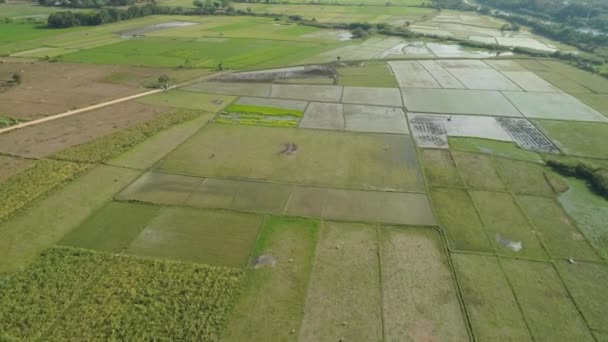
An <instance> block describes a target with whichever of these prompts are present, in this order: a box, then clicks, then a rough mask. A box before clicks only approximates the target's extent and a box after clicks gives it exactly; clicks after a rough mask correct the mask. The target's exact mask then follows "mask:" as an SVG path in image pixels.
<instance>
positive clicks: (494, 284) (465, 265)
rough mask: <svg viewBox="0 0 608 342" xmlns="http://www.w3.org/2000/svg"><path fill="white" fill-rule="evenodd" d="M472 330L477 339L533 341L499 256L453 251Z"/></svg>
mask: <svg viewBox="0 0 608 342" xmlns="http://www.w3.org/2000/svg"><path fill="white" fill-rule="evenodd" d="M452 260H453V262H454V267H455V268H456V274H457V275H458V279H459V281H460V283H461V284H462V296H463V300H464V305H465V306H466V308H467V312H468V313H469V317H470V320H471V325H472V328H473V333H474V334H475V337H476V338H477V340H478V341H514V342H515V341H517V342H519V341H532V337H531V336H530V332H529V330H528V328H527V326H526V322H525V320H524V317H523V315H522V313H521V311H520V309H519V306H518V304H517V301H516V299H515V296H514V295H513V291H512V290H511V288H510V286H509V283H508V281H507V278H506V276H505V274H504V273H503V272H502V268H501V266H500V264H499V261H498V259H496V257H493V256H478V255H467V254H452Z"/></svg>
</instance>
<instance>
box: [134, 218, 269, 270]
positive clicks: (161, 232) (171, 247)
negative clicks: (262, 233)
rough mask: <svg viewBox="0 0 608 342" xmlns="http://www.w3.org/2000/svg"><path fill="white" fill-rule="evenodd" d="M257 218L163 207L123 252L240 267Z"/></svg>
mask: <svg viewBox="0 0 608 342" xmlns="http://www.w3.org/2000/svg"><path fill="white" fill-rule="evenodd" d="M261 221H262V220H261V218H260V217H258V216H253V215H248V214H240V213H231V212H220V211H205V210H200V209H191V208H163V209H162V210H161V211H160V214H159V215H158V216H157V217H156V218H154V219H153V220H152V221H150V223H149V224H148V225H147V226H146V228H145V229H144V230H143V231H142V232H141V233H140V234H139V236H137V238H135V240H133V242H132V243H131V245H130V246H129V248H128V249H127V253H131V254H136V255H141V256H153V257H161V258H169V259H176V260H183V261H194V262H200V263H205V264H211V265H218V266H234V267H238V266H243V265H245V264H246V263H247V260H248V258H249V255H250V253H251V251H252V250H253V247H254V244H255V240H256V237H257V235H258V230H259V229H260V226H261V223H262V222H261Z"/></svg>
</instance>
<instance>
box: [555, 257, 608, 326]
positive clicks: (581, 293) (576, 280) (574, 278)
mask: <svg viewBox="0 0 608 342" xmlns="http://www.w3.org/2000/svg"><path fill="white" fill-rule="evenodd" d="M557 269H558V271H559V273H560V275H561V277H562V279H563V280H564V283H565V284H566V287H567V288H568V290H569V292H570V294H571V295H572V298H573V299H574V302H575V303H576V305H577V306H578V308H579V309H580V310H581V312H582V313H583V316H584V317H585V320H586V321H587V323H588V324H589V326H590V327H591V329H600V330H603V329H606V326H607V325H608V293H606V284H608V267H607V266H606V265H604V264H600V263H586V262H581V263H575V264H571V263H569V262H567V261H562V262H559V263H558V264H557Z"/></svg>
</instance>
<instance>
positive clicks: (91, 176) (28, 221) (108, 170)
mask: <svg viewBox="0 0 608 342" xmlns="http://www.w3.org/2000/svg"><path fill="white" fill-rule="evenodd" d="M138 175H139V172H136V171H133V170H127V169H121V168H115V167H109V166H97V167H95V168H93V169H91V170H90V171H89V172H87V173H85V174H84V175H83V176H81V177H79V178H78V179H76V180H75V181H73V182H71V183H69V184H67V185H66V186H64V187H63V188H61V189H59V190H58V191H56V192H54V193H52V194H50V195H49V196H47V197H46V198H44V199H42V200H40V201H38V202H36V203H34V204H32V205H31V206H30V208H29V209H28V210H27V211H25V212H23V213H22V214H20V215H16V216H14V217H13V218H12V219H10V220H9V221H7V222H5V223H3V224H1V225H0V235H2V239H0V274H3V273H9V272H13V271H16V270H19V269H23V268H24V267H25V266H27V265H28V264H29V263H30V262H32V261H33V260H35V259H36V258H37V257H38V255H39V254H40V253H41V252H42V251H44V250H45V249H47V248H49V247H51V246H52V245H54V244H55V243H57V242H58V241H59V240H61V238H62V237H63V236H64V235H65V234H67V233H69V232H70V231H71V230H72V229H75V228H76V227H78V226H79V225H80V224H81V223H82V222H83V221H84V220H85V219H86V218H87V217H89V216H90V215H91V214H92V213H93V212H94V211H95V210H97V209H98V208H101V207H102V206H103V205H104V204H105V203H106V202H107V201H108V200H109V199H110V198H111V197H112V196H113V195H114V194H115V193H116V192H117V191H119V190H120V189H121V188H123V187H125V186H126V185H127V184H129V183H131V182H132V181H133V180H135V178H136V177H137V176H138ZM41 178H44V177H41Z"/></svg>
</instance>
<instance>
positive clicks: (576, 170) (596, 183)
mask: <svg viewBox="0 0 608 342" xmlns="http://www.w3.org/2000/svg"><path fill="white" fill-rule="evenodd" d="M546 163H547V165H548V166H549V167H551V168H552V169H553V170H555V171H557V172H559V173H561V174H563V175H565V176H572V177H577V178H581V179H584V180H586V181H587V182H589V184H591V186H592V187H593V189H595V190H596V192H597V193H598V194H600V195H602V196H604V197H606V198H608V169H606V168H602V167H600V166H597V165H594V164H593V163H590V162H585V161H581V160H579V159H574V158H570V159H566V158H560V159H557V158H549V159H547V161H546Z"/></svg>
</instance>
